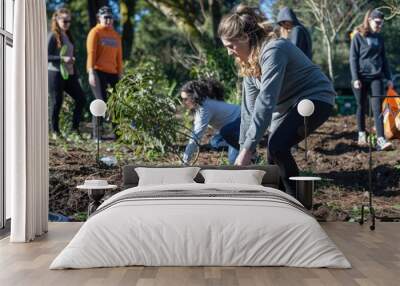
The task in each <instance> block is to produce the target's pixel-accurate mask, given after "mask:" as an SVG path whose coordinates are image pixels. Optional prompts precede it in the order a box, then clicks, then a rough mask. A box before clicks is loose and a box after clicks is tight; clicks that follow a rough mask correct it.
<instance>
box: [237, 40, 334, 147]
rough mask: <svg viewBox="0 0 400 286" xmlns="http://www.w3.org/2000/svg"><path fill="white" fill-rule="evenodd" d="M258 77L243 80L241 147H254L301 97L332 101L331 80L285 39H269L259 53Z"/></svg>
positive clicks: (332, 89) (330, 102)
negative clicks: (267, 130)
mask: <svg viewBox="0 0 400 286" xmlns="http://www.w3.org/2000/svg"><path fill="white" fill-rule="evenodd" d="M260 66H261V78H260V79H258V78H254V77H245V78H244V81H243V95H242V109H241V118H242V120H241V126H240V140H239V143H240V145H241V148H242V149H243V148H246V149H248V150H254V149H255V148H256V146H257V144H258V142H259V141H260V140H261V138H262V136H263V135H264V133H265V131H266V129H267V128H268V127H270V129H274V125H275V124H276V122H277V121H278V119H279V117H281V116H282V115H284V114H285V113H286V112H287V111H288V110H289V109H290V108H291V107H293V106H295V105H296V104H297V103H298V102H299V101H300V100H302V99H305V98H307V99H312V100H319V101H322V102H326V103H328V104H331V105H334V102H335V95H336V93H335V90H334V88H333V86H332V83H331V81H330V80H329V79H328V78H327V77H326V76H325V75H324V74H323V72H322V71H321V70H320V68H319V67H318V66H317V65H315V64H313V63H312V62H311V61H310V60H309V59H308V58H307V57H306V56H305V55H304V53H303V52H302V51H301V50H300V49H298V48H297V47H295V46H294V45H293V44H292V43H291V42H290V41H288V40H286V39H277V40H271V41H270V42H268V43H267V44H265V45H264V46H263V48H262V49H261V56H260Z"/></svg>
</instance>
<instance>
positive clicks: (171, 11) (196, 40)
mask: <svg viewBox="0 0 400 286" xmlns="http://www.w3.org/2000/svg"><path fill="white" fill-rule="evenodd" d="M146 1H147V2H148V3H149V4H150V5H151V6H153V7H154V8H156V9H158V10H159V11H160V12H161V13H162V14H164V15H165V17H167V18H168V19H169V20H171V21H172V22H174V23H175V25H176V26H177V28H178V30H180V31H181V32H183V33H184V34H185V36H186V37H187V38H188V40H189V41H190V42H191V43H192V44H193V46H194V48H195V49H196V50H197V51H198V52H199V53H200V54H205V53H206V50H207V48H208V46H209V42H208V41H207V39H206V37H204V36H203V35H202V34H201V32H200V30H199V29H198V28H197V27H196V26H195V24H194V23H193V21H191V19H189V18H188V17H186V16H187V12H186V11H185V8H184V7H183V6H182V7H181V6H179V5H178V4H176V3H171V1H167V0H164V1H160V0H157V1H156V0H146Z"/></svg>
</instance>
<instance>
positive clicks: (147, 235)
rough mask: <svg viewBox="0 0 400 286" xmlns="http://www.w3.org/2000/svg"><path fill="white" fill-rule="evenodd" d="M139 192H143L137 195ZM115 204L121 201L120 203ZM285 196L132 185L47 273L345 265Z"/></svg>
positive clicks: (82, 231) (223, 187)
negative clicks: (178, 192) (158, 194)
mask: <svg viewBox="0 0 400 286" xmlns="http://www.w3.org/2000/svg"><path fill="white" fill-rule="evenodd" d="M209 189H216V190H218V191H239V190H254V191H265V192H266V194H267V195H268V196H271V199H264V198H258V197H251V196H249V197H248V198H247V197H243V196H242V197H235V196H226V197H218V196H216V197H215V196H214V197H209V196H203V197H195V196H193V197H191V196H183V195H182V197H179V195H178V196H174V197H160V198H135V199H128V200H121V198H123V197H128V196H129V195H132V194H133V195H137V194H146V193H144V192H146V191H160V192H165V191H173V190H181V191H185V190H187V191H191V192H196V191H198V192H207V190H209ZM137 192H143V193H137ZM119 200H121V201H119ZM294 203H297V204H300V203H298V202H297V201H296V200H295V199H293V198H292V197H290V196H288V195H286V194H285V193H283V192H281V191H279V190H276V189H272V188H266V187H262V186H254V185H238V184H235V185H232V184H179V185H166V186H151V187H136V188H131V189H128V190H125V191H123V192H120V193H118V194H116V195H115V196H113V197H111V198H110V199H108V200H107V201H105V202H104V203H103V204H102V205H101V206H100V207H99V209H103V210H102V211H100V212H98V213H96V214H95V215H93V216H91V217H90V218H89V219H88V221H87V222H86V223H85V224H84V225H83V226H82V227H81V229H80V230H79V232H78V233H77V234H76V235H75V237H74V238H73V239H72V241H71V242H70V243H69V244H68V245H67V247H65V249H64V250H63V251H62V252H61V253H60V254H59V255H58V256H57V257H56V259H55V260H54V261H53V262H52V264H51V265H50V269H63V268H91V267H113V266H127V265H145V266H195V265H197V266H211V265H213V266H293V267H332V268H350V267H351V266H350V263H349V262H348V261H347V259H346V258H345V257H344V255H343V254H342V252H341V251H340V250H339V249H338V248H337V247H336V245H335V244H334V243H333V242H332V241H331V239H330V238H329V237H328V236H327V234H326V233H325V231H324V230H323V229H322V228H321V226H320V225H319V224H318V222H317V221H316V220H315V219H314V218H313V217H312V216H310V215H308V214H307V213H305V212H304V211H303V210H302V209H301V208H299V207H297V206H296V205H294Z"/></svg>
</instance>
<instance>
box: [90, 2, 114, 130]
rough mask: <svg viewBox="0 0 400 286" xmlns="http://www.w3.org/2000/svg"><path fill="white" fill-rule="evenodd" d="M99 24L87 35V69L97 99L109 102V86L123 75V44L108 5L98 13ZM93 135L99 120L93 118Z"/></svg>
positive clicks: (112, 85)
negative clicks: (115, 28)
mask: <svg viewBox="0 0 400 286" xmlns="http://www.w3.org/2000/svg"><path fill="white" fill-rule="evenodd" d="M97 17H98V22H99V23H98V24H97V25H96V26H95V27H93V28H92V29H91V30H90V32H89V35H88V37H87V42H86V46H87V65H86V67H87V71H88V74H89V84H90V87H91V89H92V92H93V94H94V96H95V98H96V99H101V100H103V101H104V102H107V88H108V87H109V86H110V87H114V86H115V85H116V84H117V82H118V80H119V79H120V77H121V75H122V44H121V37H120V35H119V34H118V33H117V32H116V31H115V30H114V28H113V22H114V21H113V14H112V10H111V8H110V7H108V6H103V7H101V8H100V9H99V11H98V13H97ZM92 121H93V124H94V128H93V133H94V134H93V135H94V138H97V136H98V134H96V133H97V128H96V125H97V121H96V120H95V118H93V120H92Z"/></svg>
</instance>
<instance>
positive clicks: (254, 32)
mask: <svg viewBox="0 0 400 286" xmlns="http://www.w3.org/2000/svg"><path fill="white" fill-rule="evenodd" d="M218 35H219V37H220V38H224V39H226V40H228V41H229V40H238V39H239V40H240V39H245V38H248V39H249V44H250V55H249V59H248V61H247V62H243V61H240V60H239V59H236V62H237V63H238V65H239V67H240V74H241V75H242V76H255V77H259V76H260V75H261V67H260V64H259V57H260V51H261V48H262V45H263V44H264V43H265V42H268V41H270V40H271V39H276V38H277V37H278V35H277V33H276V32H275V31H274V27H273V25H272V24H271V23H270V22H268V19H267V18H266V17H265V16H264V15H263V14H262V12H261V11H260V10H259V9H258V8H253V7H250V6H247V5H244V4H239V5H238V6H236V7H235V8H233V10H232V11H231V12H230V13H229V14H227V15H225V16H224V17H223V18H222V20H221V23H220V24H219V27H218Z"/></svg>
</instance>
